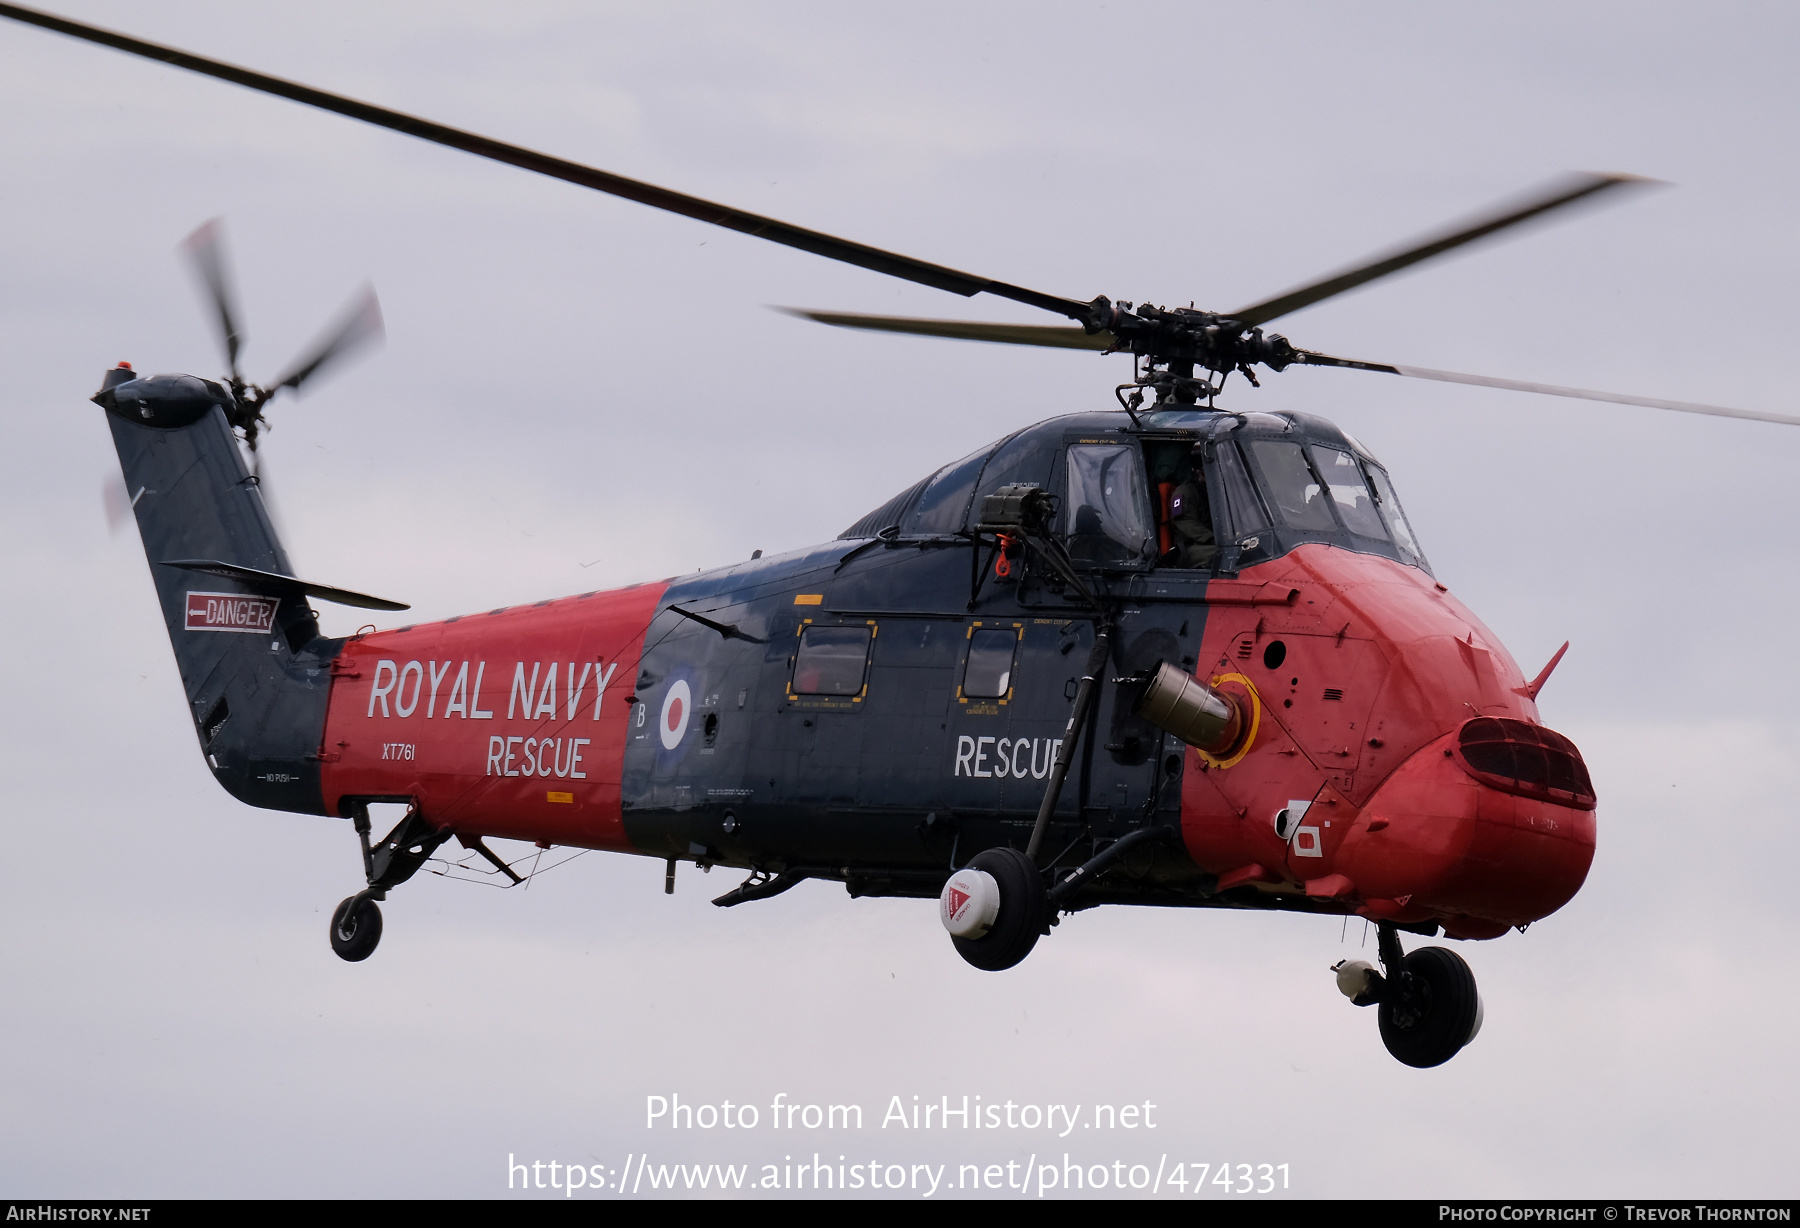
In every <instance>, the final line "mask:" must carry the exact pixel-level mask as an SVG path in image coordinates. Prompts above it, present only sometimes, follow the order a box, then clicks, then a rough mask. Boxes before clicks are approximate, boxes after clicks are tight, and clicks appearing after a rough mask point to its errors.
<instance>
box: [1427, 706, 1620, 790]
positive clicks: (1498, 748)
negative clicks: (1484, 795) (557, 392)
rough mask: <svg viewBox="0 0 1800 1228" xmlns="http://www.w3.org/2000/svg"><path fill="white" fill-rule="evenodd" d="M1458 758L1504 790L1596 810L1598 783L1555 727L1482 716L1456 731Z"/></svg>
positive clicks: (1477, 775) (1483, 779) (1475, 774)
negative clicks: (1596, 785)
mask: <svg viewBox="0 0 1800 1228" xmlns="http://www.w3.org/2000/svg"><path fill="white" fill-rule="evenodd" d="M1456 741H1457V750H1458V751H1459V752H1460V754H1459V757H1458V762H1459V763H1461V764H1462V767H1463V770H1464V771H1466V772H1468V774H1469V775H1471V776H1473V777H1474V778H1475V779H1476V780H1479V781H1480V782H1481V783H1482V784H1484V785H1487V786H1489V787H1490V788H1495V789H1499V790H1500V791H1501V792H1503V793H1515V794H1518V795H1519V796H1521V797H1531V798H1537V799H1538V800H1540V801H1546V802H1556V803H1557V804H1558V805H1562V806H1572V807H1574V808H1575V809H1577V810H1592V809H1593V808H1594V782H1593V781H1592V780H1590V779H1589V778H1588V771H1587V765H1586V764H1585V763H1583V762H1582V760H1581V752H1580V751H1578V750H1576V749H1575V744H1574V743H1573V742H1571V741H1569V739H1567V738H1565V737H1563V736H1562V734H1560V733H1557V732H1555V731H1554V730H1550V729H1545V728H1544V727H1543V726H1542V725H1533V724H1531V723H1529V722H1527V721H1516V720H1510V719H1508V718H1506V717H1494V716H1478V717H1474V718H1472V719H1470V720H1467V721H1464V722H1463V726H1462V728H1461V729H1460V730H1458V731H1457V736H1456Z"/></svg>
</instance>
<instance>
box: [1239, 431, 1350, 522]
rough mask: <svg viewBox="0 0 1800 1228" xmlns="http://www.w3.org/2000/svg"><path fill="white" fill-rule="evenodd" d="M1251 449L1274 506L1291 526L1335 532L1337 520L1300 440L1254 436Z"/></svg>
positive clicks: (1266, 491)
mask: <svg viewBox="0 0 1800 1228" xmlns="http://www.w3.org/2000/svg"><path fill="white" fill-rule="evenodd" d="M1250 451H1251V452H1252V453H1254V454H1255V456H1256V463H1257V466H1258V467H1259V468H1260V469H1261V470H1262V476H1263V490H1264V491H1265V493H1267V495H1268V496H1269V503H1270V505H1271V507H1273V509H1274V510H1275V511H1276V512H1277V514H1279V515H1280V517H1281V518H1282V520H1283V521H1284V522H1285V523H1286V525H1287V527H1288V528H1290V529H1299V530H1300V531H1302V532H1308V533H1332V532H1335V531H1336V530H1337V521H1336V520H1334V519H1333V518H1332V515H1331V509H1330V508H1329V507H1328V506H1326V504H1327V502H1328V500H1327V498H1326V495H1325V486H1324V483H1322V482H1321V481H1320V480H1319V477H1318V475H1317V474H1315V473H1314V472H1313V471H1312V466H1311V465H1309V464H1307V462H1306V455H1305V453H1303V452H1302V451H1301V450H1300V445H1299V444H1297V443H1288V442H1286V441H1285V440H1280V439H1254V440H1251V442H1250Z"/></svg>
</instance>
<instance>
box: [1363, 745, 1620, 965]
mask: <svg viewBox="0 0 1800 1228" xmlns="http://www.w3.org/2000/svg"><path fill="white" fill-rule="evenodd" d="M1593 807H1594V797H1593V786H1592V785H1591V784H1589V783H1588V776H1587V769H1586V767H1584V766H1583V765H1582V763H1581V756H1580V754H1579V753H1578V752H1577V751H1576V750H1575V747H1574V744H1573V743H1571V742H1569V740H1568V739H1567V738H1564V737H1562V735H1560V734H1557V733H1553V732H1551V731H1550V730H1547V729H1543V728H1542V727H1541V726H1536V725H1531V724H1529V723H1527V722H1524V721H1515V720H1497V719H1494V718H1491V717H1477V718H1475V719H1473V720H1470V721H1468V722H1465V723H1464V725H1463V726H1462V727H1461V729H1459V730H1458V731H1457V732H1455V733H1450V734H1446V735H1444V736H1443V737H1442V738H1439V739H1438V740H1437V741H1435V742H1433V743H1431V744H1430V745H1429V746H1427V747H1425V748H1424V749H1422V750H1420V751H1419V752H1418V753H1417V754H1415V755H1414V756H1413V757H1412V758H1411V759H1409V760H1407V762H1406V763H1404V764H1402V765H1401V766H1400V768H1399V770H1397V771H1396V772H1395V773H1394V774H1393V775H1392V776H1390V777H1389V778H1388V779H1387V780H1386V781H1384V782H1383V783H1382V785H1381V787H1380V788H1378V789H1377V790H1376V791H1375V794H1374V796H1373V797H1371V798H1370V799H1369V801H1368V804H1367V805H1366V806H1364V807H1363V809H1362V811H1361V813H1360V815H1359V816H1358V821H1357V823H1356V827H1355V830H1354V831H1353V832H1352V833H1351V834H1350V835H1349V836H1347V837H1346V839H1345V841H1344V845H1343V847H1342V848H1341V849H1340V850H1339V853H1338V857H1337V868H1338V869H1339V870H1341V871H1342V872H1344V873H1345V874H1347V875H1348V876H1349V877H1350V878H1351V879H1352V880H1353V881H1354V882H1355V883H1356V885H1357V887H1358V890H1359V894H1360V895H1361V896H1362V898H1363V899H1364V900H1365V901H1367V907H1366V910H1365V911H1366V912H1367V913H1368V915H1371V916H1377V917H1384V916H1385V917H1390V918H1392V919H1395V920H1403V921H1414V920H1416V921H1424V920H1437V921H1440V922H1442V923H1443V924H1444V925H1445V927H1446V929H1448V930H1449V931H1450V933H1452V934H1453V935H1456V936H1459V937H1467V938H1491V937H1497V936H1498V935H1500V934H1502V933H1504V932H1505V931H1506V930H1507V929H1508V928H1510V927H1512V926H1515V925H1524V924H1526V923H1528V922H1531V921H1536V920H1538V919H1539V918H1541V917H1546V916H1549V915H1550V914H1551V913H1553V912H1555V911H1556V910H1557V909H1558V908H1561V907H1562V906H1563V905H1564V904H1566V903H1568V902H1569V900H1570V899H1571V898H1572V897H1573V896H1574V894H1575V893H1576V891H1578V890H1580V888H1581V884H1582V882H1583V880H1584V879H1586V878H1587V872H1588V866H1589V865H1590V864H1591V863H1592V862H1593V859H1594V810H1593Z"/></svg>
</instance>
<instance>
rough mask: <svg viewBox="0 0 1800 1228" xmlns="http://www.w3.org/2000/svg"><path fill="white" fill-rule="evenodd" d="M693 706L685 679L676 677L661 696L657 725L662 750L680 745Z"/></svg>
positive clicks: (672, 748)
mask: <svg viewBox="0 0 1800 1228" xmlns="http://www.w3.org/2000/svg"><path fill="white" fill-rule="evenodd" d="M693 708H694V696H693V693H692V692H690V691H689V690H688V684H687V679H685V678H677V679H676V680H675V681H674V682H673V683H671V684H670V686H669V693H668V694H667V695H665V696H663V705H662V721H661V723H660V724H659V725H658V726H657V732H658V733H660V734H661V735H662V744H663V749H664V750H674V749H675V748H676V747H677V746H680V745H681V739H682V737H683V736H684V735H685V734H686V733H687V728H688V718H689V716H690V715H691V714H692V712H693Z"/></svg>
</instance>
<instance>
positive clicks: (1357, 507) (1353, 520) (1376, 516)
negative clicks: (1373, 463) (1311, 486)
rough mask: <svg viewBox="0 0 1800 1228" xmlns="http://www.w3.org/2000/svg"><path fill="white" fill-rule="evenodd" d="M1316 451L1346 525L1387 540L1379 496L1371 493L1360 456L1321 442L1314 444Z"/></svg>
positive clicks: (1354, 529) (1315, 454) (1328, 485)
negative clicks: (1379, 510)
mask: <svg viewBox="0 0 1800 1228" xmlns="http://www.w3.org/2000/svg"><path fill="white" fill-rule="evenodd" d="M1312 454H1313V463H1314V464H1315V465H1317V466H1318V469H1319V476H1320V477H1322V478H1324V479H1325V485H1326V487H1327V488H1329V489H1330V491H1331V501H1332V502H1333V503H1335V504H1337V512H1338V515H1339V516H1341V517H1343V520H1344V527H1345V528H1347V529H1349V530H1350V531H1351V532H1352V533H1358V534H1361V535H1362V536H1363V537H1373V538H1375V539H1377V540H1378V541H1386V540H1387V536H1388V533H1387V528H1386V527H1385V526H1384V525H1383V524H1382V523H1381V513H1379V512H1377V511H1376V510H1375V500H1374V499H1373V498H1372V497H1371V496H1370V495H1369V485H1368V482H1367V481H1366V480H1365V479H1364V478H1363V471H1362V466H1361V465H1358V464H1357V463H1356V458H1355V457H1354V456H1352V455H1350V454H1349V453H1348V452H1344V451H1341V450H1340V449H1338V448H1324V447H1320V446H1319V445H1317V444H1314V445H1313V449H1312Z"/></svg>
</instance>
